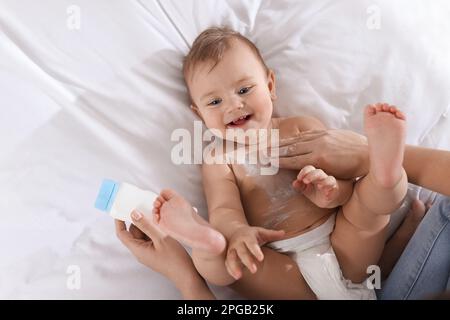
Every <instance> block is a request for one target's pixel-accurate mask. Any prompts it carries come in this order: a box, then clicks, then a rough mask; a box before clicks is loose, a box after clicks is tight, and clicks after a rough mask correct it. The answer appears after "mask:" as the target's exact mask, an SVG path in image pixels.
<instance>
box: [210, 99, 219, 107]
mask: <svg viewBox="0 0 450 320" xmlns="http://www.w3.org/2000/svg"><path fill="white" fill-rule="evenodd" d="M221 102H222V99H214V100H213V101H211V102H210V103H208V106H216V105H218V104H219V103H221Z"/></svg>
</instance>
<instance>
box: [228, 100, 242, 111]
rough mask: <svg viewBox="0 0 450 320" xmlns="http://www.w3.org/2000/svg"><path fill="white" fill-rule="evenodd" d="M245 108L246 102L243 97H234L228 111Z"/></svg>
mask: <svg viewBox="0 0 450 320" xmlns="http://www.w3.org/2000/svg"><path fill="white" fill-rule="evenodd" d="M242 108H244V102H243V101H242V100H241V99H233V100H232V101H231V103H230V106H229V108H228V112H233V111H234V110H236V109H242Z"/></svg>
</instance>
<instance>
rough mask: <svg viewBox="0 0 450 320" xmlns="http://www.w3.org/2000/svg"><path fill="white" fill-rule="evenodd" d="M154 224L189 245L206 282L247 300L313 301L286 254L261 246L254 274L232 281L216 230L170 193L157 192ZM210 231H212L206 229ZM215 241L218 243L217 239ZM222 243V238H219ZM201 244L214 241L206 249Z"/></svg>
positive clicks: (296, 268) (185, 202) (296, 269)
mask: <svg viewBox="0 0 450 320" xmlns="http://www.w3.org/2000/svg"><path fill="white" fill-rule="evenodd" d="M153 213H154V214H155V220H156V221H155V222H156V223H157V224H158V225H159V226H160V227H161V229H162V230H163V231H165V232H166V233H167V234H169V235H170V236H172V237H173V238H175V239H177V240H179V241H181V242H182V243H184V244H187V245H190V246H191V247H192V248H193V250H192V260H193V261H194V264H195V267H196V268H197V271H198V272H199V273H200V274H201V275H202V276H203V277H204V278H205V279H206V280H207V281H208V282H210V283H212V284H215V285H220V286H226V285H232V288H233V289H235V290H236V291H238V292H239V293H240V294H241V295H243V296H244V297H247V298H251V299H314V298H315V296H314V294H313V293H312V291H311V289H310V288H309V287H308V285H307V284H306V282H305V280H304V279H303V277H302V275H301V273H300V271H299V269H298V266H297V264H296V263H295V262H294V261H293V260H292V259H291V258H290V257H288V256H287V255H284V254H281V253H278V252H275V251H274V250H271V249H269V248H266V247H263V248H262V251H263V253H264V260H263V261H261V262H259V261H256V265H257V268H258V270H257V272H256V273H255V274H252V273H251V272H249V271H248V269H247V268H244V269H243V271H244V272H243V276H242V278H241V279H239V280H238V281H236V280H235V279H234V278H233V277H231V275H230V274H229V273H228V271H227V270H226V267H225V255H226V250H225V245H224V243H223V242H222V240H220V239H221V236H222V235H220V236H217V234H216V233H215V232H217V231H216V230H214V229H212V227H211V226H210V225H209V224H208V222H206V221H205V220H203V219H202V218H201V217H200V216H198V215H197V214H196V213H195V212H194V211H193V209H192V206H191V205H190V204H189V202H187V201H186V200H185V199H183V198H182V197H180V196H179V195H177V194H176V193H175V192H173V191H171V190H164V191H162V192H161V194H160V196H159V197H158V199H157V200H156V201H155V204H154V211H153ZM210 229H212V230H210ZM217 239H219V240H217ZM223 241H225V239H223ZM205 242H206V243H208V242H212V243H214V242H217V244H215V245H213V246H210V245H205Z"/></svg>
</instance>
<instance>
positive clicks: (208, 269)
mask: <svg viewBox="0 0 450 320" xmlns="http://www.w3.org/2000/svg"><path fill="white" fill-rule="evenodd" d="M153 213H154V217H155V223H156V224H157V225H158V226H159V227H160V228H161V230H162V231H164V232H165V233H167V234H168V235H169V236H171V237H172V238H174V239H176V240H178V241H180V242H181V243H183V244H185V245H188V246H189V247H191V248H192V260H193V262H194V265H195V267H196V268H197V271H198V272H199V273H200V274H201V275H202V277H203V278H205V279H206V280H207V281H209V282H211V283H213V284H216V285H223V286H225V285H229V284H231V283H233V282H234V281H235V279H234V278H233V277H232V276H231V275H230V274H229V273H228V271H227V270H226V267H225V257H226V240H225V238H224V237H223V235H222V234H221V233H219V232H218V231H217V230H215V229H214V228H212V227H211V225H210V224H209V223H208V222H207V221H205V220H204V219H203V218H202V217H200V216H199V215H198V214H197V212H195V210H194V209H193V207H192V205H191V204H190V203H189V202H188V201H186V200H185V199H184V198H183V197H181V196H179V195H178V194H177V193H175V192H174V191H172V190H163V191H162V192H161V194H160V195H159V197H158V198H157V200H155V203H154V209H153Z"/></svg>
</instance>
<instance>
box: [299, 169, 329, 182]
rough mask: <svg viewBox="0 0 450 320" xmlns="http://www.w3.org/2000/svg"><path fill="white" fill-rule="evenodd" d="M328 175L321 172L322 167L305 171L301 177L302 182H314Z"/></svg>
mask: <svg viewBox="0 0 450 320" xmlns="http://www.w3.org/2000/svg"><path fill="white" fill-rule="evenodd" d="M327 177H328V175H327V174H326V173H325V172H323V170H322V169H315V170H313V171H311V172H309V173H307V174H306V175H305V176H304V177H303V182H304V183H316V182H318V181H321V180H324V179H326V178H327Z"/></svg>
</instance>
